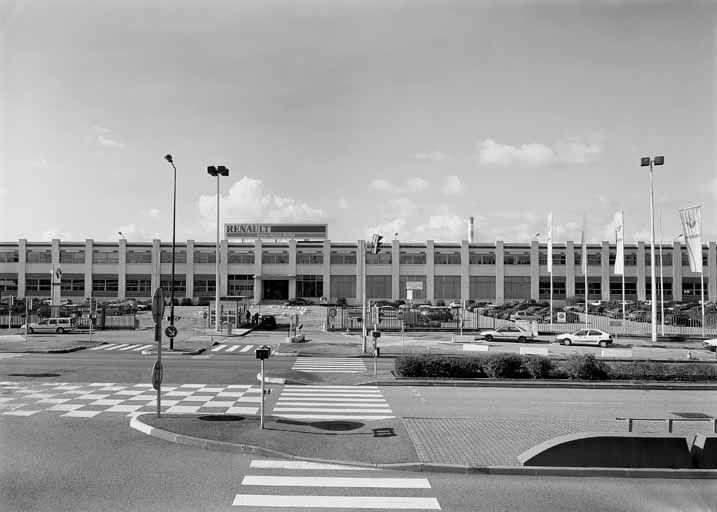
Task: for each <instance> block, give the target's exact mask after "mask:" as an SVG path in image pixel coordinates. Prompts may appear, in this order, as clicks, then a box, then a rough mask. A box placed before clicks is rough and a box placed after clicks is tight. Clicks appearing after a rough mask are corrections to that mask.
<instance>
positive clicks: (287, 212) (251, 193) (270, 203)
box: [197, 176, 326, 230]
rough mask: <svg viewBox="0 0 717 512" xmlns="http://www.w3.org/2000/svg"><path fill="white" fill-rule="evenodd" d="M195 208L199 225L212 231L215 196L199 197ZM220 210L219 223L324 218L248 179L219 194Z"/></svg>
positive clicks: (323, 213)
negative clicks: (198, 217)
mask: <svg viewBox="0 0 717 512" xmlns="http://www.w3.org/2000/svg"><path fill="white" fill-rule="evenodd" d="M197 208H198V210H199V216H200V219H199V220H200V223H201V224H202V226H203V227H204V228H205V229H207V230H210V229H213V228H215V227H216V222H217V196H216V195H202V196H200V197H199V199H198V201H197ZM220 208H221V212H220V216H221V217H222V219H220V222H315V221H317V220H319V219H322V218H324V217H325V216H326V213H325V212H324V211H323V210H320V209H318V208H313V207H311V206H309V205H308V204H306V203H302V202H299V201H297V200H295V199H292V198H290V197H281V196H278V195H275V194H272V193H270V192H268V191H266V190H265V187H264V184H263V183H262V181H261V180H257V179H253V178H249V177H247V176H244V177H243V178H242V179H241V180H239V181H237V182H235V183H234V184H233V185H232V186H231V188H230V189H229V191H228V192H227V193H226V194H222V196H221V197H220Z"/></svg>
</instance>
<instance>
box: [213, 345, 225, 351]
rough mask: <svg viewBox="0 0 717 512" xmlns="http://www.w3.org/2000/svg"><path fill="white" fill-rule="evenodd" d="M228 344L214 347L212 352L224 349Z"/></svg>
mask: <svg viewBox="0 0 717 512" xmlns="http://www.w3.org/2000/svg"><path fill="white" fill-rule="evenodd" d="M224 347H226V345H219V346H216V347H214V348H213V349H212V352H218V351H219V350H222V349H223V348H224Z"/></svg>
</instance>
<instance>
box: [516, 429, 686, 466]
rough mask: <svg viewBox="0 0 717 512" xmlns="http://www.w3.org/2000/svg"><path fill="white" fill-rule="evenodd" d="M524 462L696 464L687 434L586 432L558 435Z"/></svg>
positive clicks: (523, 457)
mask: <svg viewBox="0 0 717 512" xmlns="http://www.w3.org/2000/svg"><path fill="white" fill-rule="evenodd" d="M518 460H519V461H520V463H521V464H522V465H523V466H557V467H592V468H672V469H683V468H691V467H692V455H691V454H690V448H689V447H688V446H687V439H686V438H684V437H671V436H663V435H659V434H632V435H622V434H616V433H592V432H584V433H578V434H568V435H565V436H560V437H556V438H553V439H550V440H548V441H545V442H544V443H540V444H539V445H537V446H534V447H533V448H531V449H529V450H526V451H525V452H523V453H521V454H520V455H518Z"/></svg>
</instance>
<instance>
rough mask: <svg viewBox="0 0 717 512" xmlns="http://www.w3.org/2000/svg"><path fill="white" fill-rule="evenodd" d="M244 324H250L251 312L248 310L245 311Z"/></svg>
mask: <svg viewBox="0 0 717 512" xmlns="http://www.w3.org/2000/svg"><path fill="white" fill-rule="evenodd" d="M246 323H247V324H250V323H251V312H250V311H249V310H248V309H247V310H246Z"/></svg>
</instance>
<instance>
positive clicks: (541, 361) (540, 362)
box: [523, 355, 553, 379]
mask: <svg viewBox="0 0 717 512" xmlns="http://www.w3.org/2000/svg"><path fill="white" fill-rule="evenodd" d="M552 370H553V362H552V361H551V360H550V358H548V357H544V356H532V355H531V356H524V357H523V371H524V372H525V373H526V374H528V375H530V377H531V378H533V379H547V378H548V377H549V376H550V373H551V371H552Z"/></svg>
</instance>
